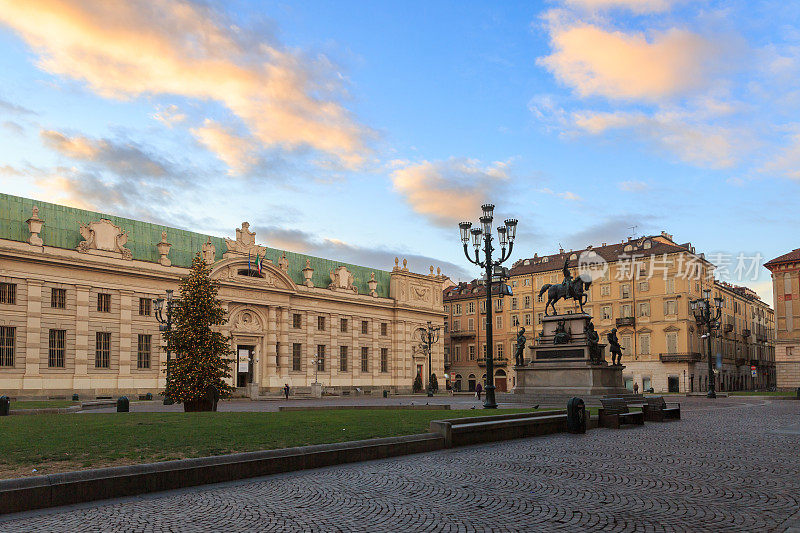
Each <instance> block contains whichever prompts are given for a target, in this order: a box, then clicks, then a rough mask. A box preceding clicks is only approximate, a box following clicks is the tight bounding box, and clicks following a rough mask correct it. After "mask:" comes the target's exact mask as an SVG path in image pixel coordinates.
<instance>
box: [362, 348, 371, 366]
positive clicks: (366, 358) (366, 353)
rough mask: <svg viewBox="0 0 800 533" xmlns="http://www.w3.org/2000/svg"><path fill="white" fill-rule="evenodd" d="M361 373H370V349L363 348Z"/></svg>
mask: <svg viewBox="0 0 800 533" xmlns="http://www.w3.org/2000/svg"><path fill="white" fill-rule="evenodd" d="M361 371H362V372H369V348H367V347H366V346H362V347H361Z"/></svg>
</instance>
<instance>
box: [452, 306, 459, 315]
mask: <svg viewBox="0 0 800 533" xmlns="http://www.w3.org/2000/svg"><path fill="white" fill-rule="evenodd" d="M453 314H454V315H460V314H461V304H456V305H455V310H454V311H453Z"/></svg>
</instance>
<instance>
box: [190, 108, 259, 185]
mask: <svg viewBox="0 0 800 533" xmlns="http://www.w3.org/2000/svg"><path fill="white" fill-rule="evenodd" d="M190 131H191V132H192V135H194V136H195V137H196V138H197V140H198V141H200V144H202V145H203V146H205V147H206V148H208V149H209V150H210V151H212V152H214V153H215V154H217V157H219V159H220V160H222V161H223V162H224V163H225V164H226V165H228V168H229V171H228V173H229V174H231V175H233V174H244V173H245V172H247V171H248V170H249V169H250V168H251V167H253V166H254V165H255V164H256V163H257V162H258V158H257V157H256V156H255V155H254V153H255V143H254V142H253V140H252V139H250V138H247V137H242V136H240V135H237V134H236V133H235V132H234V131H233V130H231V129H228V128H225V127H223V126H221V125H220V124H218V123H217V122H214V121H213V120H211V119H208V118H207V119H206V120H205V122H203V126H202V127H200V128H192V129H191V130H190Z"/></svg>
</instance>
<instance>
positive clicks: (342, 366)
mask: <svg viewBox="0 0 800 533" xmlns="http://www.w3.org/2000/svg"><path fill="white" fill-rule="evenodd" d="M339 372H347V346H339Z"/></svg>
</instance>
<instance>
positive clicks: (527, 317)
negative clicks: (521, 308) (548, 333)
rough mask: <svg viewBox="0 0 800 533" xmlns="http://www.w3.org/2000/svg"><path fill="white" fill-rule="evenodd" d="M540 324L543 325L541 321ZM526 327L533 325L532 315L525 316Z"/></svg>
mask: <svg viewBox="0 0 800 533" xmlns="http://www.w3.org/2000/svg"><path fill="white" fill-rule="evenodd" d="M539 322H540V323H541V320H540V321H539ZM525 325H526V326H530V325H531V315H525Z"/></svg>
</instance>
